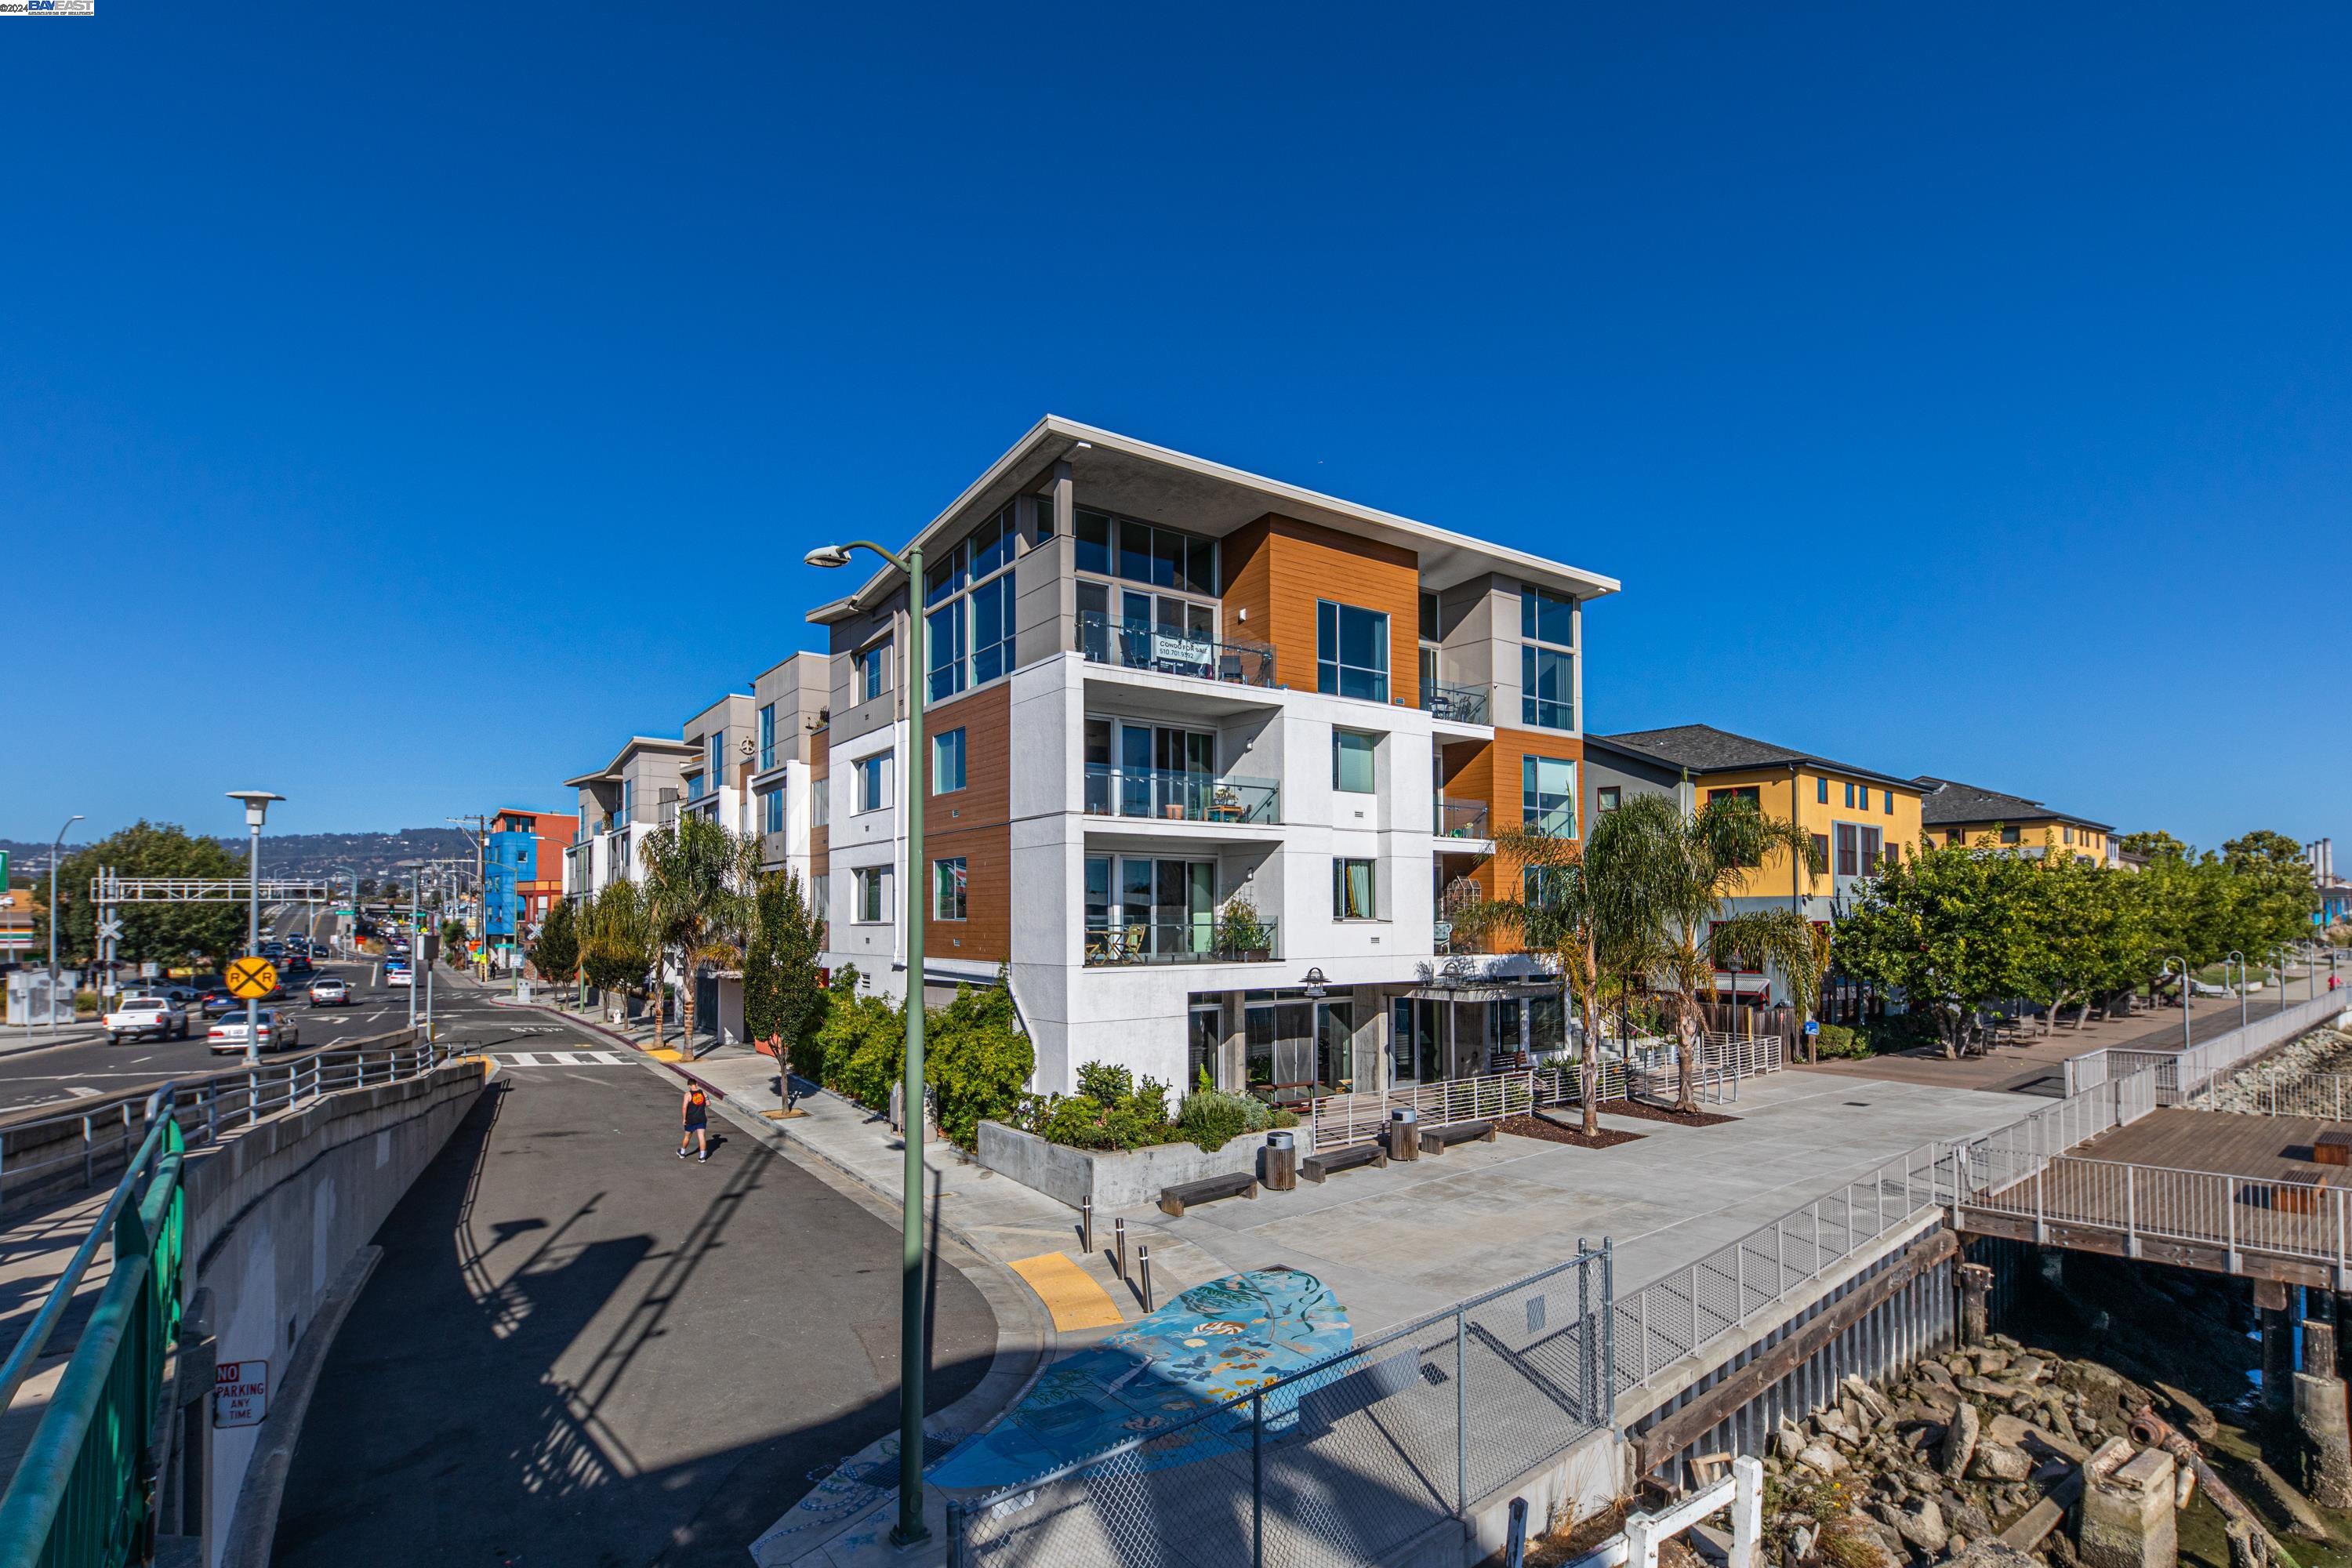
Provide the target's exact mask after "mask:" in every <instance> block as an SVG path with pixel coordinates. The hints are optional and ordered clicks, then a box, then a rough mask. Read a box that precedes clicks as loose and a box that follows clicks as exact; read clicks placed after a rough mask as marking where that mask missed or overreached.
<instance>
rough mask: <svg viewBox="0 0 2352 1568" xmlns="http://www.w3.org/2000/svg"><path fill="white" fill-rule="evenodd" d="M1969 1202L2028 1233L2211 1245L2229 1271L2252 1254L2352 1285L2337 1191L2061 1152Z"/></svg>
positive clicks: (2350, 1235) (2134, 1249)
mask: <svg viewBox="0 0 2352 1568" xmlns="http://www.w3.org/2000/svg"><path fill="white" fill-rule="evenodd" d="M1969 1207H1971V1208H1974V1209H1977V1210H1979V1211H1982V1212H1988V1213H1992V1214H2001V1215H2010V1216H2011V1217H2012V1218H2015V1219H2026V1220H2031V1221H2032V1222H2033V1225H2034V1231H2035V1234H2036V1235H2037V1236H2039V1235H2041V1234H2042V1233H2043V1230H2044V1228H2045V1227H2046V1226H2053V1225H2061V1226H2068V1227H2070V1228H2073V1229H2076V1230H2098V1231H2105V1232H2107V1233H2109V1234H2111V1235H2116V1236H2120V1237H2123V1238H2124V1252H2125V1256H2126V1257H2131V1258H2137V1257H2138V1256H2139V1255H2140V1244H2141V1243H2142V1242H2143V1241H2148V1240H2155V1241H2168V1242H2185V1243H2189V1244H2192V1245H2197V1246H2203V1247H2213V1248H2215V1249H2217V1250H2219V1251H2220V1252H2221V1253H2222V1254H2223V1256H2224V1258H2225V1261H2226V1265H2227V1267H2228V1268H2230V1269H2231V1271H2233V1272H2234V1271H2235V1270H2236V1269H2237V1268H2239V1266H2240V1264H2241V1262H2242V1258H2243V1256H2244V1255H2245V1254H2247V1253H2250V1252H2253V1253H2262V1254H2264V1255H2267V1256H2271V1257H2277V1258H2290V1259H2294V1260H2296V1261H2300V1262H2305V1263H2317V1264H2323V1265H2326V1267H2327V1268H2329V1269H2330V1270H2331V1271H2332V1278H2333V1279H2336V1281H2338V1282H2339V1283H2342V1282H2347V1281H2352V1192H2347V1190H2346V1189H2344V1188H2341V1187H2326V1186H2320V1185H2317V1184H2314V1183H2311V1182H2293V1181H2273V1180H2269V1179H2267V1178H2263V1177H2259V1176H2240V1175H2232V1174H2230V1173H2225V1172H2217V1171H2181V1170H2175V1169H2172V1168H2171V1167H2169V1166H2163V1165H2135V1164H2129V1163H2124V1162H2121V1161H2115V1160H2086V1159H2082V1158H2079V1157H2076V1156H2074V1155H2061V1156H2059V1157H2058V1158H2056V1159H2053V1160H2052V1161H2051V1162H2049V1163H2048V1164H2047V1165H2045V1166H2044V1167H2043V1168H2042V1169H2041V1170H2040V1171H2037V1172H2036V1173H2034V1175H2033V1176H2032V1178H2031V1179H2029V1180H2026V1181H2021V1182H2018V1183H2016V1184H2012V1185H2011V1186H2009V1187H2007V1188H2004V1189H2002V1190H2001V1191H1999V1192H1993V1193H1987V1194H1982V1195H1980V1196H1976V1197H1971V1198H1970V1199H1969Z"/></svg>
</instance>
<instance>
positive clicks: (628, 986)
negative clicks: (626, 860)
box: [580, 878, 653, 992]
mask: <svg viewBox="0 0 2352 1568" xmlns="http://www.w3.org/2000/svg"><path fill="white" fill-rule="evenodd" d="M581 927H582V929H581V933H580V973H581V974H582V976H583V978H584V979H585V980H586V981H587V983H588V984H591V985H593V986H594V987H596V989H597V990H599V991H622V992H633V991H635V990H636V989H637V988H638V987H639V986H642V985H643V984H645V983H646V970H647V969H648V968H650V967H652V964H653V950H652V942H651V941H650V940H649V938H648V937H647V935H646V910H645V900H643V899H641V898H639V897H638V894H637V885H636V884H635V882H632V881H630V880H629V879H626V878H622V879H619V880H618V881H614V882H608V883H606V884H605V885H604V890H603V891H601V892H599V893H598V894H597V895H596V897H595V900H594V901H593V902H592V903H590V904H589V905H588V906H587V907H586V912H585V914H584V915H583V919H582V921H581Z"/></svg>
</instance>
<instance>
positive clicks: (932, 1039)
mask: <svg viewBox="0 0 2352 1568" xmlns="http://www.w3.org/2000/svg"><path fill="white" fill-rule="evenodd" d="M923 1055H924V1063H923V1065H924V1068H925V1077H926V1079H928V1081H929V1084H930V1086H931V1089H932V1092H933V1093H934V1094H935V1095H936V1097H937V1099H938V1103H939V1118H940V1132H941V1133H943V1134H945V1135H946V1137H947V1139H948V1141H949V1142H952V1143H954V1144H955V1145H956V1146H957V1147H959V1148H962V1149H969V1148H971V1147H972V1146H973V1145H974V1144H975V1143H976V1142H978V1141H979V1138H980V1124H981V1123H982V1121H1002V1120H1003V1119H1004V1118H1005V1117H1006V1116H1007V1115H1009V1114H1010V1113H1011V1112H1012V1111H1013V1108H1014V1107H1015V1106H1017V1105H1019V1104H1020V1103H1021V1100H1022V1098H1023V1093H1022V1091H1023V1089H1024V1088H1025V1086H1026V1085H1027V1084H1028V1082H1029V1075H1030V1073H1031V1071H1032V1070H1033V1069H1034V1068H1035V1066H1036V1059H1037V1058H1036V1055H1035V1053H1034V1051H1032V1050H1031V1048H1030V1046H1029V1038H1028V1037H1027V1036H1025V1035H1024V1034H1022V1033H1021V1032H1020V1030H1019V1029H1018V1028H1017V1027H1016V1026H1015V1019H1014V1017H1013V993H1012V992H1010V991H1008V990H1007V989H1005V988H1004V987H1003V985H992V986H988V987H986V988H984V989H979V990H975V989H974V988H972V987H971V986H969V985H959V986H957V987H956V996H955V1000H954V1001H952V1002H950V1003H949V1004H948V1005H946V1006H945V1007H943V1008H941V1009H940V1010H939V1011H938V1012H937V1013H934V1014H931V1015H930V1016H929V1019H928V1020H927V1022H926V1025H925V1038H924V1052H923ZM1149 1081H1150V1080H1149V1079H1147V1080H1146V1082H1147V1083H1148V1082H1149Z"/></svg>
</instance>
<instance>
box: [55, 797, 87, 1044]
mask: <svg viewBox="0 0 2352 1568" xmlns="http://www.w3.org/2000/svg"><path fill="white" fill-rule="evenodd" d="M80 820H82V816H81V813H79V812H76V813H74V814H73V815H72V816H68V817H67V818H66V823H65V827H60V828H58V837H57V841H56V842H55V843H53V844H51V845H50V846H49V1032H50V1033H51V1034H55V1033H57V1028H58V856H59V855H61V854H63V853H64V852H65V846H66V828H68V827H71V826H73V825H74V824H75V823H77V822H79V821H80ZM66 1016H68V1017H71V1016H73V1005H72V1004H71V1003H68V1004H67V1006H66Z"/></svg>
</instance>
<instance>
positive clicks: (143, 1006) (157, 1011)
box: [106, 996, 188, 1046]
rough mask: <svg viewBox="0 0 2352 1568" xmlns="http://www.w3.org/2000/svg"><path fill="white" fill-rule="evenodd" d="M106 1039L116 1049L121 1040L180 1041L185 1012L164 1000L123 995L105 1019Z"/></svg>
mask: <svg viewBox="0 0 2352 1568" xmlns="http://www.w3.org/2000/svg"><path fill="white" fill-rule="evenodd" d="M106 1037H107V1038H108V1039H110V1040H111V1041H113V1042H114V1043H115V1044H116V1045H118V1046H119V1045H121V1043H122V1042H123V1041H125V1040H143V1039H149V1038H153V1039H158V1040H184V1039H186V1038H187V1037H188V1014H187V1010H186V1009H185V1008H184V1007H182V1006H181V1005H179V1004H178V1003H177V1002H174V1001H172V1000H171V999H170V998H168V997H163V996H126V997H124V998H123V999H122V1005H121V1006H119V1007H117V1008H116V1009H115V1010H114V1011H113V1012H111V1013H109V1014H108V1015H107V1016H106Z"/></svg>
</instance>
